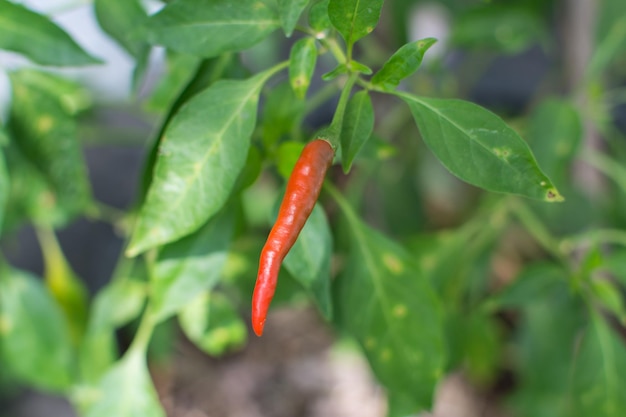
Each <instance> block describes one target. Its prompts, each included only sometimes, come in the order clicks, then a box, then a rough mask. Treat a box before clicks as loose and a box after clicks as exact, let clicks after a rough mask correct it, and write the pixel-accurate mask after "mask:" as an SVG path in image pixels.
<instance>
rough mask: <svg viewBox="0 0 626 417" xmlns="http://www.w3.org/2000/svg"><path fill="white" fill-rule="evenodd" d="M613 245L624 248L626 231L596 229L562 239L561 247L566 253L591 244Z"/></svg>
mask: <svg viewBox="0 0 626 417" xmlns="http://www.w3.org/2000/svg"><path fill="white" fill-rule="evenodd" d="M600 243H605V244H615V245H621V246H624V247H626V231H624V230H618V229H596V230H590V231H588V232H585V233H581V234H578V235H575V236H570V237H568V238H565V239H563V241H562V242H561V247H563V248H564V250H566V251H571V250H574V249H575V248H578V247H580V246H586V245H593V244H600Z"/></svg>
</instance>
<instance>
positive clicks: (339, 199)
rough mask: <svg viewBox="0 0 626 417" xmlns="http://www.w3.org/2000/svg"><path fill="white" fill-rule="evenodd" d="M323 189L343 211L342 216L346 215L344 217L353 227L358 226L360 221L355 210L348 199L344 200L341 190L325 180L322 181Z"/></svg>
mask: <svg viewBox="0 0 626 417" xmlns="http://www.w3.org/2000/svg"><path fill="white" fill-rule="evenodd" d="M324 190H325V191H326V192H328V194H329V195H330V196H331V197H332V198H333V200H335V202H336V203H337V205H338V206H339V208H340V209H341V211H342V212H343V214H344V216H346V219H348V223H350V225H351V226H352V227H353V228H355V229H356V228H358V225H359V223H360V221H359V219H358V217H357V215H356V212H355V211H354V209H353V208H352V206H351V205H350V203H348V200H346V198H345V197H344V196H343V194H341V192H340V191H339V190H338V189H337V187H335V186H334V185H332V184H330V183H328V182H326V183H324Z"/></svg>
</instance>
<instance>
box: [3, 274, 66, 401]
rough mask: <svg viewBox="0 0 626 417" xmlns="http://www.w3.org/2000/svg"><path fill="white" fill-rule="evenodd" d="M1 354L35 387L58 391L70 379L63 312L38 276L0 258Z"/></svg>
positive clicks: (9, 366) (14, 371) (13, 371)
mask: <svg viewBox="0 0 626 417" xmlns="http://www.w3.org/2000/svg"><path fill="white" fill-rule="evenodd" d="M0 357H1V358H2V360H1V361H0V362H2V363H3V366H6V367H7V371H9V372H10V373H11V374H13V375H14V376H15V377H17V378H18V379H20V380H22V381H24V382H26V383H28V384H29V385H32V386H34V387H37V388H39V389H43V390H49V391H53V392H59V393H60V392H65V391H66V390H68V389H69V388H70V386H71V384H72V378H73V375H71V369H72V364H73V361H74V351H73V349H72V343H71V339H70V334H69V330H68V327H67V323H66V322H65V318H64V316H63V312H62V311H61V309H60V308H59V306H58V305H57V304H56V303H55V302H54V300H53V298H52V297H51V296H50V294H49V293H48V291H47V290H46V288H45V287H44V286H43V283H42V281H41V280H40V279H38V278H37V277H34V276H32V275H30V274H28V273H26V272H22V271H18V270H13V269H10V268H8V267H7V266H6V265H5V264H0ZM3 371H4V369H3Z"/></svg>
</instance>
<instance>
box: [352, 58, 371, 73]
mask: <svg viewBox="0 0 626 417" xmlns="http://www.w3.org/2000/svg"><path fill="white" fill-rule="evenodd" d="M348 67H350V70H351V71H352V72H360V73H361V74H365V75H371V74H372V73H373V71H372V69H371V68H370V67H368V66H367V65H365V64H362V63H360V62H359V61H356V60H354V59H353V60H351V61H350V62H348Z"/></svg>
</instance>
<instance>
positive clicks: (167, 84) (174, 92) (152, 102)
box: [145, 51, 201, 113]
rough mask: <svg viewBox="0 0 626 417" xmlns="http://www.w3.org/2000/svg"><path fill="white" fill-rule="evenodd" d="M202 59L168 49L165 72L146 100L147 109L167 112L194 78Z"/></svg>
mask: <svg viewBox="0 0 626 417" xmlns="http://www.w3.org/2000/svg"><path fill="white" fill-rule="evenodd" d="M200 61H201V60H200V59H199V58H198V57H195V56H193V55H187V54H179V53H176V52H170V51H168V53H167V55H166V60H165V66H166V68H165V73H164V74H163V76H162V78H161V79H160V80H159V82H158V83H157V85H156V86H155V87H154V90H153V91H152V94H151V95H150V97H149V98H148V100H147V101H146V103H145V106H146V109H147V110H149V111H153V112H159V113H165V112H167V111H168V110H169V109H170V108H171V106H172V105H173V104H174V102H175V101H176V99H177V98H178V97H179V96H180V95H181V93H182V92H183V91H184V90H185V87H186V86H187V85H189V83H190V82H191V80H192V79H193V77H194V75H195V74H196V72H197V71H198V68H199V66H200Z"/></svg>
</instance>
